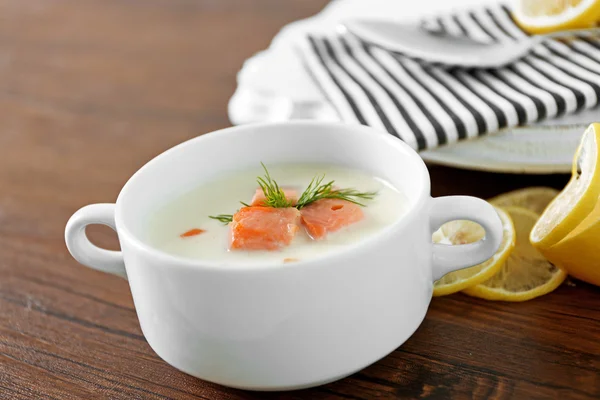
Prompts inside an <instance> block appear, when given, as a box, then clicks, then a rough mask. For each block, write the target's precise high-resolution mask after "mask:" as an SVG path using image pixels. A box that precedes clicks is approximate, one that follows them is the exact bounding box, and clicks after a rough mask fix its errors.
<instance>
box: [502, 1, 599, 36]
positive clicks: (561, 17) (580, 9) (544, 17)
mask: <svg viewBox="0 0 600 400" xmlns="http://www.w3.org/2000/svg"><path fill="white" fill-rule="evenodd" d="M512 14H513V17H514V19H515V21H516V22H517V24H519V25H520V26H521V28H523V30H525V31H527V32H529V33H533V34H543V33H550V32H556V31H562V30H568V29H581V28H590V27H592V26H594V25H595V24H596V22H598V21H599V20H600V0H520V1H519V2H518V4H517V6H516V7H515V9H514V10H513V13H512Z"/></svg>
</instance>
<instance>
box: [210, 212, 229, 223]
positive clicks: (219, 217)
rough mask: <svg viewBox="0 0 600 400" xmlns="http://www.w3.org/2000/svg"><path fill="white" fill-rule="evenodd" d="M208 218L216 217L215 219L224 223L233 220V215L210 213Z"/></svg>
mask: <svg viewBox="0 0 600 400" xmlns="http://www.w3.org/2000/svg"><path fill="white" fill-rule="evenodd" d="M208 218H212V219H216V220H217V221H221V222H222V223H224V224H225V225H227V224H228V223H230V222H231V221H233V215H231V214H219V215H210V216H209V217H208Z"/></svg>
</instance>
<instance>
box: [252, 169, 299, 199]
mask: <svg viewBox="0 0 600 400" xmlns="http://www.w3.org/2000/svg"><path fill="white" fill-rule="evenodd" d="M260 165H262V167H263V169H264V170H265V176H264V177H258V178H257V179H256V181H257V182H258V185H259V186H260V188H261V189H262V191H263V193H264V194H265V200H264V201H263V204H264V205H265V206H266V207H273V208H286V207H291V206H292V202H291V201H289V200H288V199H287V198H286V197H285V193H284V191H283V189H282V188H280V187H279V185H278V184H277V182H275V181H274V180H273V179H271V175H269V171H268V170H267V167H266V166H265V164H263V163H262V162H261V163H260Z"/></svg>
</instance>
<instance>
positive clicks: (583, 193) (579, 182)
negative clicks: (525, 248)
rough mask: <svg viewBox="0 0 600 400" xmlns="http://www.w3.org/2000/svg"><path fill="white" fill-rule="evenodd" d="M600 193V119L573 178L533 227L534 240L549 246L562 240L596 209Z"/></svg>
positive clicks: (588, 135)
mask: <svg viewBox="0 0 600 400" xmlns="http://www.w3.org/2000/svg"><path fill="white" fill-rule="evenodd" d="M599 196H600V123H595V124H592V125H590V126H589V127H588V128H587V129H586V130H585V132H584V133H583V137H582V138H581V142H580V144H579V148H578V149H577V152H576V153H575V158H574V160H573V169H572V175H571V179H570V180H569V183H568V184H567V186H566V187H565V188H564V189H563V191H562V192H560V193H559V194H558V196H556V198H555V199H554V200H553V201H552V202H551V203H550V205H548V207H547V208H546V210H545V211H544V213H543V215H542V216H541V218H540V219H539V221H538V222H537V223H536V224H535V226H534V227H533V229H532V231H531V236H530V240H531V244H533V246H535V247H536V248H538V249H540V250H541V249H546V248H549V247H550V246H552V245H554V244H556V243H558V242H559V241H561V240H562V239H563V238H564V237H565V236H567V234H568V233H569V232H571V231H573V230H574V229H575V228H576V227H577V225H579V224H580V223H581V222H582V221H583V220H584V219H585V218H586V217H587V216H588V214H590V212H592V210H593V209H594V207H595V206H596V202H597V201H598V197H599Z"/></svg>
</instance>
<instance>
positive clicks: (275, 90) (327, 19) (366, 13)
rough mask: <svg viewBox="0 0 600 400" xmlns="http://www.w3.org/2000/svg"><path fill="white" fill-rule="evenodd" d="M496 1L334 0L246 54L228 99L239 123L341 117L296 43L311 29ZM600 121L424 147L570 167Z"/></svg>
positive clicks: (481, 164) (516, 163)
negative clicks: (586, 131)
mask: <svg viewBox="0 0 600 400" xmlns="http://www.w3.org/2000/svg"><path fill="white" fill-rule="evenodd" d="M491 1H494V0H483V1H481V0H480V1H473V0H450V1H448V0H420V1H418V2H413V1H410V2H409V1H408V0H370V1H368V2H367V1H364V0H344V1H340V0H336V1H333V2H331V3H330V4H329V5H328V6H327V7H325V9H324V10H323V11H321V12H320V13H319V14H317V15H315V16H313V17H311V18H307V19H304V20H300V21H296V22H293V23H291V24H289V25H287V26H285V27H284V28H283V29H282V30H281V31H280V32H279V33H278V34H277V35H276V36H275V38H274V39H273V41H272V43H271V45H270V47H269V48H268V49H267V50H265V51H263V52H260V53H258V54H256V55H255V56H253V57H251V58H250V59H248V60H246V62H245V63H244V66H243V68H242V70H241V71H240V72H239V73H238V88H237V90H236V92H235V93H234V95H233V97H232V98H231V100H230V102H229V119H230V120H231V122H232V123H233V124H246V123H252V122H267V121H286V120H293V119H318V120H330V121H337V120H339V117H338V115H337V113H336V112H335V111H334V110H333V108H332V107H331V106H330V105H329V103H328V102H327V101H326V100H325V98H324V96H323V93H322V92H321V91H320V90H319V88H318V87H317V86H316V85H315V83H314V81H313V80H312V78H311V77H310V75H309V74H308V72H307V70H306V69H305V68H304V65H303V63H302V58H301V57H300V56H299V54H298V53H297V51H296V50H295V47H294V42H295V41H297V40H298V37H300V36H301V35H303V34H305V33H306V32H309V31H310V32H315V31H319V30H322V31H325V30H331V29H332V27H335V26H336V24H337V22H339V21H340V20H342V19H345V18H348V17H352V16H357V15H360V16H362V17H372V18H389V15H399V16H402V18H407V19H415V18H421V17H422V16H423V15H425V14H431V13H436V12H437V13H440V12H451V11H452V10H456V9H459V8H462V7H468V6H477V5H478V6H481V4H482V3H483V2H491ZM594 120H600V109H598V108H596V109H592V110H588V111H586V112H583V113H579V114H577V115H570V116H566V117H562V118H560V119H555V120H548V121H545V122H543V123H540V124H536V125H530V126H527V127H519V128H513V129H509V130H504V131H502V132H498V133H494V134H491V135H488V136H485V137H482V138H479V139H476V140H470V141H463V142H460V143H457V144H453V145H449V146H444V147H440V148H438V149H434V150H428V151H423V152H421V153H420V154H421V156H422V157H423V159H424V160H425V161H428V162H431V163H437V164H443V165H448V166H454V167H460V168H468V169H477V170H486V171H496V172H510V173H531V174H546V173H568V172H570V168H571V162H572V158H573V154H574V152H575V149H576V147H577V144H578V142H579V138H580V136H581V134H582V133H583V130H584V129H585V127H586V126H587V125H589V123H591V122H593V121H594Z"/></svg>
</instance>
